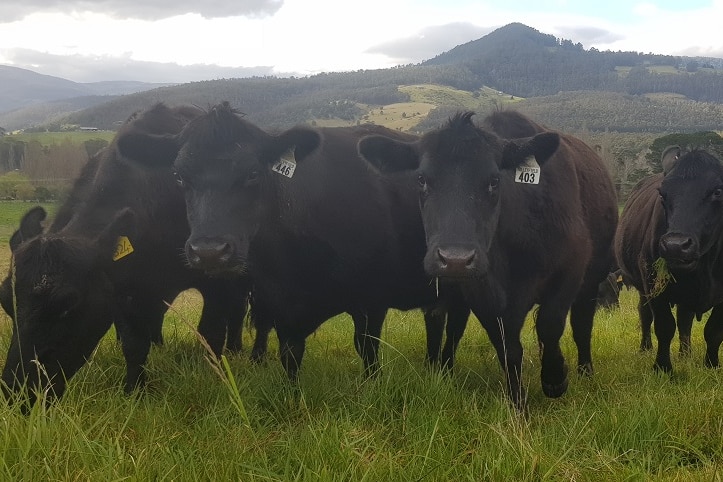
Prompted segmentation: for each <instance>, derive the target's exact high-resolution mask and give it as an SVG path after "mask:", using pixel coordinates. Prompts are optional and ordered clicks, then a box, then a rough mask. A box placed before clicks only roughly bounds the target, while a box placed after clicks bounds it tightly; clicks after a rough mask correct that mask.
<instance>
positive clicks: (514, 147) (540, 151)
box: [500, 132, 560, 169]
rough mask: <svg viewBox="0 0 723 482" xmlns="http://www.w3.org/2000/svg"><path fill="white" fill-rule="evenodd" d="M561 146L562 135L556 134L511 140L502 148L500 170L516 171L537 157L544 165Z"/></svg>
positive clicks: (547, 133)
mask: <svg viewBox="0 0 723 482" xmlns="http://www.w3.org/2000/svg"><path fill="white" fill-rule="evenodd" d="M559 146H560V135H559V134H557V133H556V132H543V133H541V134H537V135H536V136H533V137H525V138H521V139H509V140H507V141H506V142H505V144H504V146H503V148H502V161H501V163H500V168H502V169H515V168H516V167H517V166H519V165H520V164H522V163H523V162H525V160H526V159H527V158H528V157H530V156H535V160H537V163H538V164H540V165H542V164H544V163H545V161H547V160H548V159H549V158H551V157H552V155H553V154H555V151H557V148H558V147H559Z"/></svg>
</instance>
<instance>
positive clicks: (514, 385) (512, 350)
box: [473, 309, 527, 412]
mask: <svg viewBox="0 0 723 482" xmlns="http://www.w3.org/2000/svg"><path fill="white" fill-rule="evenodd" d="M473 311H474V313H475V315H477V318H478V319H479V320H480V322H481V323H482V326H483V327H484V328H485V330H486V331H487V335H488V336H489V338H490V342H491V343H492V346H494V347H495V350H496V351H497V358H498V360H499V361H500V365H501V366H502V370H503V371H504V374H505V381H506V383H507V394H508V396H509V398H510V401H511V402H512V404H513V405H514V406H515V408H516V409H517V410H519V411H520V412H524V411H525V408H526V405H527V394H526V392H525V388H524V387H523V386H522V343H521V342H520V332H521V331H522V324H523V321H524V317H519V316H518V317H516V318H513V317H512V316H505V317H497V318H489V317H487V318H485V317H484V313H483V312H480V311H477V310H475V309H473Z"/></svg>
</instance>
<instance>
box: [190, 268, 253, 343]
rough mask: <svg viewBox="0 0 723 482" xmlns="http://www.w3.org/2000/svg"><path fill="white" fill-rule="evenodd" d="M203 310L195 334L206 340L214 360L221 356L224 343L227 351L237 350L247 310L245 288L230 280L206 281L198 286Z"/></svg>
mask: <svg viewBox="0 0 723 482" xmlns="http://www.w3.org/2000/svg"><path fill="white" fill-rule="evenodd" d="M199 291H200V293H201V295H202V296H203V310H202V311H201V319H200V320H199V322H198V333H199V334H200V335H201V336H202V337H203V338H204V339H205V340H206V343H208V346H209V348H210V349H211V351H212V352H213V354H214V355H216V357H220V356H221V354H222V353H223V347H224V343H227V344H228V348H229V350H230V351H240V350H241V330H242V328H243V321H244V318H245V317H246V311H247V308H248V286H247V284H246V283H240V282H234V281H230V280H221V279H219V280H209V281H208V282H206V283H204V284H203V285H202V286H200V287H199Z"/></svg>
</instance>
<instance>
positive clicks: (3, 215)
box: [0, 201, 59, 273]
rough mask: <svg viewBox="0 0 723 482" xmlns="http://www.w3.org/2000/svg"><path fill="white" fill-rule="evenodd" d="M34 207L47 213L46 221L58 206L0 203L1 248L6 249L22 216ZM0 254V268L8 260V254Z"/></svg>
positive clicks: (15, 202) (18, 202) (23, 202)
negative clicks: (43, 209)
mask: <svg viewBox="0 0 723 482" xmlns="http://www.w3.org/2000/svg"><path fill="white" fill-rule="evenodd" d="M34 206H43V207H44V208H45V211H47V213H48V219H50V218H51V217H52V216H53V214H54V213H55V210H56V209H57V208H58V206H59V204H58V203H32V202H25V201H0V245H1V247H2V248H5V247H7V243H8V240H9V239H10V236H12V234H13V232H14V231H15V230H16V229H17V228H18V225H19V224H20V219H22V217H23V214H25V213H26V212H27V211H28V210H29V209H30V208H32V207H34ZM0 253H3V254H2V258H3V259H0V266H3V263H5V265H7V264H8V262H7V261H8V260H7V259H6V258H7V257H8V256H9V254H8V255H5V254H4V252H3V251H0ZM3 273H4V272H3Z"/></svg>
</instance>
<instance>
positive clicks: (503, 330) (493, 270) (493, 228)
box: [359, 111, 617, 409]
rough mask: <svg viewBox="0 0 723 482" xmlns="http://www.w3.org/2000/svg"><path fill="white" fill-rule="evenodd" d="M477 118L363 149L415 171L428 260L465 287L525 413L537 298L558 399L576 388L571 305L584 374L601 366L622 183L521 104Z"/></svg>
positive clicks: (388, 164)
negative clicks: (525, 344)
mask: <svg viewBox="0 0 723 482" xmlns="http://www.w3.org/2000/svg"><path fill="white" fill-rule="evenodd" d="M473 115H474V114H473V113H472V112H465V113H459V114H457V115H455V116H453V117H452V118H451V119H450V120H449V121H448V122H447V123H446V124H445V125H443V126H442V127H440V128H439V129H437V130H434V131H432V132H429V133H427V134H425V135H424V136H423V137H422V138H421V139H420V140H418V141H414V142H404V141H400V140H398V139H392V138H389V137H385V136H370V137H367V138H365V139H362V140H361V142H360V144H359V150H360V152H361V154H362V155H363V156H364V157H365V158H366V159H367V160H368V161H369V162H371V163H372V164H373V165H374V166H376V168H377V169H379V170H380V171H382V172H389V173H393V172H398V171H412V172H413V175H412V176H410V177H413V178H415V179H416V183H417V186H418V202H419V205H420V207H421V212H422V219H423V222H424V228H425V232H426V239H427V250H426V255H425V257H424V268H425V270H426V271H427V273H428V274H429V275H431V276H435V277H441V278H445V279H448V280H455V281H456V282H457V283H458V285H459V286H460V287H461V289H462V290H463V293H464V296H465V299H466V301H467V303H468V304H469V306H470V307H471V308H472V312H473V313H475V315H477V318H478V319H479V320H480V322H481V323H482V325H483V327H484V328H485V329H486V331H487V333H488V334H489V337H490V339H491V341H492V344H493V345H494V347H495V349H496V350H497V355H498V357H499V360H500V363H501V365H502V368H503V369H504V371H505V374H506V380H507V386H508V390H509V395H510V397H511V400H512V401H513V403H514V404H515V406H516V407H517V408H519V409H522V408H523V407H524V406H525V403H526V395H525V391H524V388H523V386H522V380H521V368H522V345H521V343H520V331H521V329H522V325H523V322H524V319H525V316H526V315H527V313H528V312H529V311H530V309H531V308H532V307H533V305H534V304H539V309H538V310H537V312H536V318H537V320H536V324H535V328H536V330H537V336H538V341H539V345H540V349H541V357H542V373H541V379H542V388H543V391H544V393H545V394H546V395H547V396H549V397H558V396H560V395H562V394H563V393H564V392H565V391H566V389H567V385H568V381H567V367H566V365H565V362H564V358H563V355H562V352H561V350H560V346H559V340H560V337H561V336H562V333H563V331H564V328H565V320H566V316H567V313H568V311H569V310H570V309H571V308H572V314H571V324H572V329H573V337H574V339H575V343H576V344H577V348H578V370H579V371H580V372H581V373H592V360H591V355H590V339H591V332H592V322H593V316H594V313H595V304H596V302H595V298H596V293H597V289H598V285H599V283H600V282H601V281H602V280H603V279H604V278H605V276H606V275H607V273H608V270H609V266H612V264H613V263H612V240H613V235H614V232H615V224H616V222H617V207H616V202H615V191H614V189H613V185H612V182H611V180H610V176H609V174H608V173H607V171H606V170H605V167H604V165H603V163H602V161H601V160H600V158H599V157H598V156H597V155H596V154H595V153H594V152H593V151H592V150H591V149H590V148H589V147H588V146H587V145H585V144H584V143H583V142H582V141H580V140H578V139H576V138H574V137H572V136H569V135H565V134H560V133H557V132H551V131H547V130H546V129H544V128H543V127H542V126H540V125H538V124H535V123H534V122H532V121H530V120H529V119H527V118H525V117H524V116H522V115H521V114H519V113H516V112H511V111H504V112H495V113H493V114H492V115H490V116H489V117H487V118H486V119H485V121H484V125H482V126H477V125H475V124H474V123H473V122H472V119H471V118H472V116H473ZM533 157H534V159H535V160H536V163H539V164H542V168H541V169H538V168H537V166H535V165H533V164H534V163H533V161H532V158H533ZM518 181H519V182H518ZM535 183H537V184H535Z"/></svg>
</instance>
